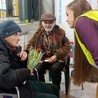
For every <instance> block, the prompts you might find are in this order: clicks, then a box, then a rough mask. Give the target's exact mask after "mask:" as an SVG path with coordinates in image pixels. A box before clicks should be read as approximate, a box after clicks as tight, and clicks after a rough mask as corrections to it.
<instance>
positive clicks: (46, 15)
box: [41, 13, 56, 21]
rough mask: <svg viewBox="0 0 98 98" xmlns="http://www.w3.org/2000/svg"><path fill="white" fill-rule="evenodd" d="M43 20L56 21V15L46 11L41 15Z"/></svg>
mask: <svg viewBox="0 0 98 98" xmlns="http://www.w3.org/2000/svg"><path fill="white" fill-rule="evenodd" d="M41 21H56V17H55V16H54V15H53V14H51V13H44V14H43V15H42V16H41Z"/></svg>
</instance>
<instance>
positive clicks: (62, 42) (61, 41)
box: [26, 25, 70, 61]
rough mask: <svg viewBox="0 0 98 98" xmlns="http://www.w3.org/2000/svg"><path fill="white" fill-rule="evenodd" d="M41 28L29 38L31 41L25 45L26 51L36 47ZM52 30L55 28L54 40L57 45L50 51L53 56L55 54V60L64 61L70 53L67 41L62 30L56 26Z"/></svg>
mask: <svg viewBox="0 0 98 98" xmlns="http://www.w3.org/2000/svg"><path fill="white" fill-rule="evenodd" d="M42 28H43V27H42V26H41V27H39V28H38V30H37V31H36V32H35V33H34V36H33V37H32V38H31V40H30V41H29V43H28V44H27V47H26V50H29V49H31V46H32V47H33V48H36V47H37V42H38V37H39V34H40V32H41V30H42ZM54 28H55V39H56V42H57V45H56V47H55V48H53V50H52V51H53V52H54V53H53V54H55V52H56V53H57V56H58V58H57V59H58V60H60V61H61V60H63V61H66V60H67V58H66V56H67V55H68V53H69V51H70V42H69V39H68V38H67V37H66V34H65V31H64V30H63V29H62V28H60V27H59V26H58V25H55V26H54Z"/></svg>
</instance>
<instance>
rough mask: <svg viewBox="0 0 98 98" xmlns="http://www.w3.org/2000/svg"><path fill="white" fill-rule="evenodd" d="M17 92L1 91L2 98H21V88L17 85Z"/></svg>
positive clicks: (0, 97) (0, 96)
mask: <svg viewBox="0 0 98 98" xmlns="http://www.w3.org/2000/svg"><path fill="white" fill-rule="evenodd" d="M15 89H16V92H17V93H16V94H11V93H0V98H20V92H19V88H18V87H17V86H16V87H15Z"/></svg>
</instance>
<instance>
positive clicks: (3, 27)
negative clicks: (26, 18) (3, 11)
mask: <svg viewBox="0 0 98 98" xmlns="http://www.w3.org/2000/svg"><path fill="white" fill-rule="evenodd" d="M17 32H21V28H20V27H19V26H18V25H17V24H16V23H15V22H14V21H12V20H6V21H4V22H2V23H0V36H1V37H3V38H5V37H8V36H10V35H12V34H15V33H17Z"/></svg>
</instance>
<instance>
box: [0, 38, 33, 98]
mask: <svg viewBox="0 0 98 98" xmlns="http://www.w3.org/2000/svg"><path fill="white" fill-rule="evenodd" d="M19 51H21V48H20V47H19V48H17V49H16V51H12V49H11V47H10V46H9V44H8V43H7V42H6V41H5V40H4V39H2V38H0V92H2V93H4V92H5V93H16V91H15V86H18V87H19V89H20V98H34V97H33V96H32V97H31V94H32V95H33V92H31V89H30V88H29V86H28V85H23V82H24V81H25V80H28V79H29V78H30V70H29V69H27V68H26V65H27V61H23V62H21V61H20V58H19V57H17V53H18V52H19Z"/></svg>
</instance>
